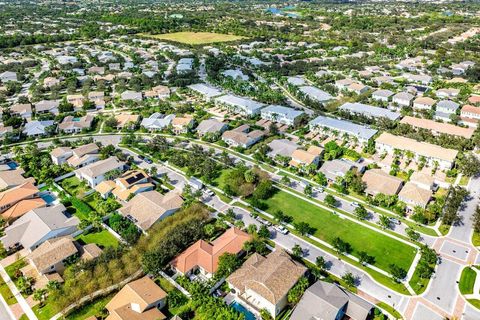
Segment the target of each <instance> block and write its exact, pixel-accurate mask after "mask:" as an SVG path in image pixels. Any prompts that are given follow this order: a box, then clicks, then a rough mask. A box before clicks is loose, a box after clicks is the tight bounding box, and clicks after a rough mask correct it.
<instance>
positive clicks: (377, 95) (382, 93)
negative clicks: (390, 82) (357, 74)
mask: <svg viewBox="0 0 480 320" xmlns="http://www.w3.org/2000/svg"><path fill="white" fill-rule="evenodd" d="M393 95H394V92H393V91H390V90H377V91H375V92H374V93H372V99H373V100H376V101H383V102H388V101H389V100H390V97H391V96H393Z"/></svg>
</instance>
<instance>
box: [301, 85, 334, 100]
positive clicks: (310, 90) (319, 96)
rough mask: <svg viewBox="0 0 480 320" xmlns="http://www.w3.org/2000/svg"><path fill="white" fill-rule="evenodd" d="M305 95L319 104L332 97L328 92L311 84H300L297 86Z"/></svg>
mask: <svg viewBox="0 0 480 320" xmlns="http://www.w3.org/2000/svg"><path fill="white" fill-rule="evenodd" d="M298 89H299V90H300V92H302V93H303V94H304V95H305V96H306V97H308V98H309V99H311V100H313V101H317V102H318V103H321V104H326V103H328V102H330V101H332V100H333V99H334V98H333V97H332V95H331V94H329V93H328V92H325V91H323V90H320V89H318V88H316V87H312V86H302V87H299V88H298Z"/></svg>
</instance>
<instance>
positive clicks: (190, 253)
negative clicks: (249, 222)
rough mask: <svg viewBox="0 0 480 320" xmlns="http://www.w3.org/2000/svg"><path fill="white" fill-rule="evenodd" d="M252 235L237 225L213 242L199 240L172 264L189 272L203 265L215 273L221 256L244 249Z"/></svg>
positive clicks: (205, 268)
mask: <svg viewBox="0 0 480 320" xmlns="http://www.w3.org/2000/svg"><path fill="white" fill-rule="evenodd" d="M250 239H251V236H250V235H249V234H248V233H246V232H244V231H242V230H240V229H237V228H235V227H232V228H230V229H228V230H227V231H225V232H224V233H223V234H222V235H221V236H220V237H218V238H217V239H215V240H214V241H213V242H212V244H210V243H208V242H206V241H204V240H199V241H197V242H195V243H194V244H193V245H191V246H190V247H189V248H188V249H186V250H185V251H183V252H182V253H181V254H180V255H178V256H177V257H176V258H175V259H173V260H172V262H170V264H171V265H172V266H173V267H175V268H176V269H177V270H179V271H180V272H182V273H187V272H188V271H190V270H192V269H193V268H195V267H197V266H198V267H201V268H202V269H204V270H205V271H207V272H209V273H215V272H216V271H217V268H218V259H219V257H220V256H221V255H222V254H224V253H226V252H228V253H233V254H238V253H239V252H240V251H242V248H243V244H244V243H245V242H247V241H249V240H250Z"/></svg>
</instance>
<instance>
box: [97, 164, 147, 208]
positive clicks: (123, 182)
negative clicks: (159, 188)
mask: <svg viewBox="0 0 480 320" xmlns="http://www.w3.org/2000/svg"><path fill="white" fill-rule="evenodd" d="M154 188H155V185H154V184H153V183H151V182H150V177H149V176H148V175H147V174H146V173H145V171H143V170H129V171H127V172H125V173H123V174H122V175H121V176H120V177H118V178H116V179H115V181H112V180H105V181H102V182H100V183H99V184H98V185H97V186H96V187H95V190H96V191H97V192H99V193H100V195H101V197H102V198H104V199H106V198H108V196H110V195H111V194H113V195H114V196H115V198H117V199H120V200H123V201H127V200H129V198H130V197H132V196H135V195H136V194H138V193H141V192H145V191H150V190H153V189H154Z"/></svg>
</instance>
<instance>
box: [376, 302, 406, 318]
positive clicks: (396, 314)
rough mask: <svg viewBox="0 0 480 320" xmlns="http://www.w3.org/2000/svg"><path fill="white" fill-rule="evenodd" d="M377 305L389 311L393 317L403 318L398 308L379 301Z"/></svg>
mask: <svg viewBox="0 0 480 320" xmlns="http://www.w3.org/2000/svg"><path fill="white" fill-rule="evenodd" d="M377 306H378V307H380V308H382V309H383V310H385V311H387V312H389V313H390V314H391V315H392V316H393V317H395V319H403V317H402V315H401V314H400V312H398V311H397V310H395V309H394V308H393V307H391V306H390V305H388V304H386V303H384V302H379V303H377Z"/></svg>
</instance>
